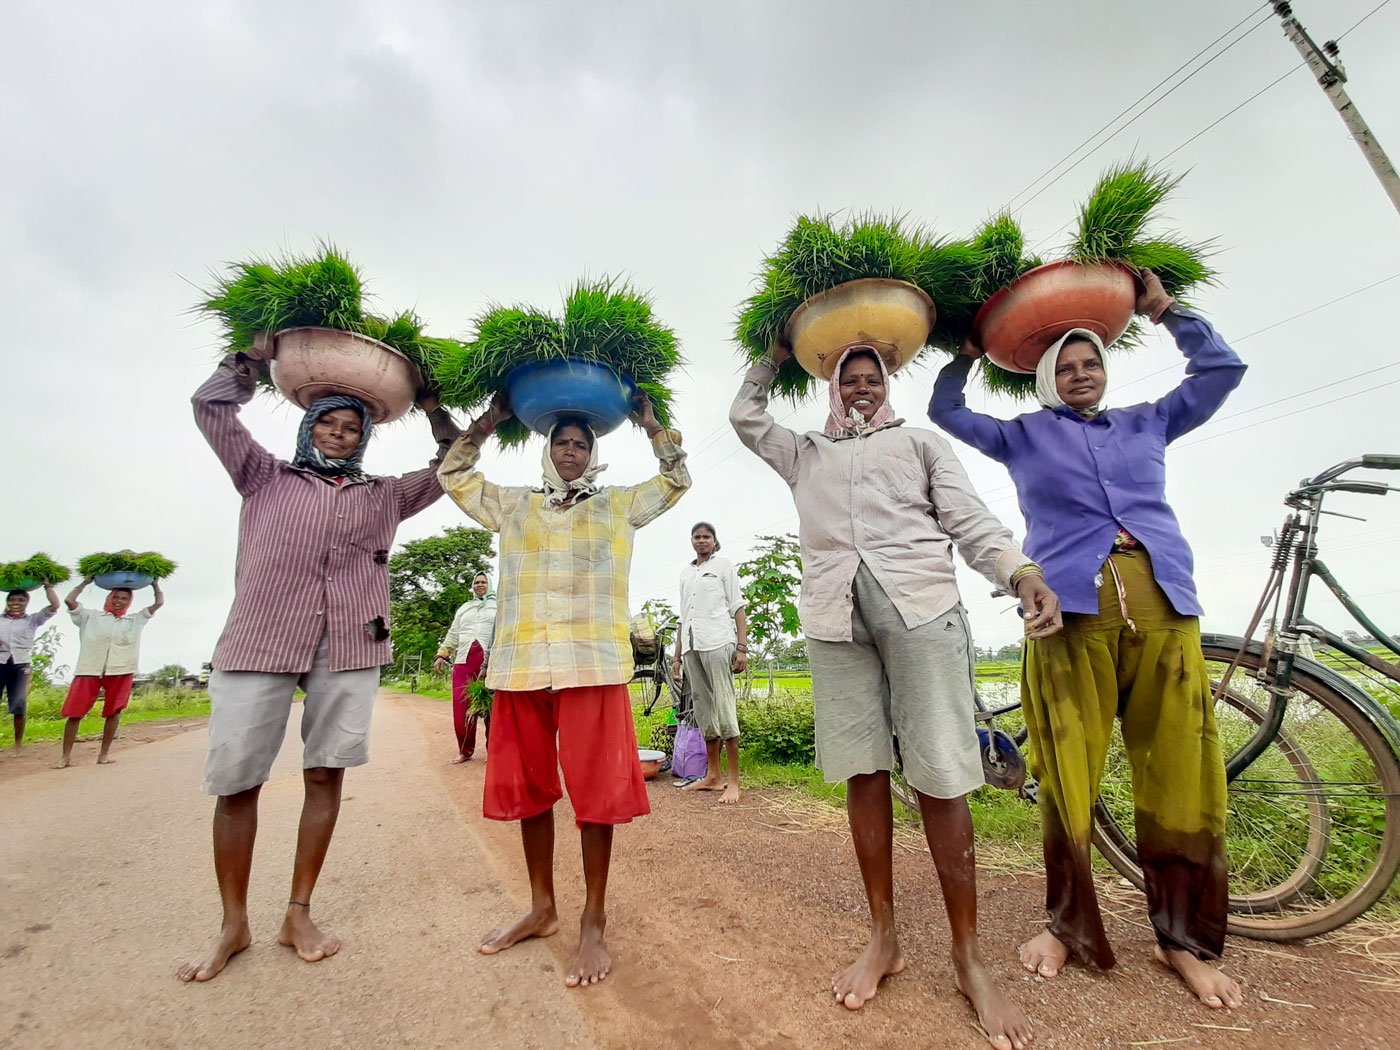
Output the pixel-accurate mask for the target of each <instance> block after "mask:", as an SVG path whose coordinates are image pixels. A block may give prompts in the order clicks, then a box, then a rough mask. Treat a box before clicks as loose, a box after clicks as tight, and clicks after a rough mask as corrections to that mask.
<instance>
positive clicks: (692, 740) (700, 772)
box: [671, 722, 705, 780]
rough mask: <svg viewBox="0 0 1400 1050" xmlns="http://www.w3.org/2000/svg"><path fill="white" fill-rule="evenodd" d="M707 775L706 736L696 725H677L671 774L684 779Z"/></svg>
mask: <svg viewBox="0 0 1400 1050" xmlns="http://www.w3.org/2000/svg"><path fill="white" fill-rule="evenodd" d="M704 775H705V738H704V736H702V735H701V733H700V730H698V729H697V728H695V726H690V725H686V724H685V723H684V722H682V723H681V724H680V725H678V726H676V745H675V750H674V751H672V752H671V776H673V777H680V778H681V779H682V780H689V779H691V778H698V777H703V776H704Z"/></svg>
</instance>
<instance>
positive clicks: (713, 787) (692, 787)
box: [681, 777, 723, 791]
mask: <svg viewBox="0 0 1400 1050" xmlns="http://www.w3.org/2000/svg"><path fill="white" fill-rule="evenodd" d="M681 790H682V791H722V790H723V785H722V784H720V782H719V777H705V778H704V779H702V780H696V781H693V782H691V783H689V784H687V785H686V786H685V787H683V788H681Z"/></svg>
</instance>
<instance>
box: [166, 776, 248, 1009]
mask: <svg viewBox="0 0 1400 1050" xmlns="http://www.w3.org/2000/svg"><path fill="white" fill-rule="evenodd" d="M260 791H262V787H261V786H258V787H255V788H249V789H248V790H247V791H240V792H239V793H238V794H236V795H224V796H221V797H220V798H219V801H218V802H217V803H216V804H215V806H214V876H215V878H217V879H218V880H219V898H220V899H221V900H222V901H223V906H224V921H223V925H222V926H220V928H219V936H218V937H217V938H215V940H214V947H213V948H211V949H210V951H209V954H208V955H206V956H204V957H203V958H200V959H195V960H192V961H191V962H188V963H186V964H185V965H184V966H182V967H180V969H179V971H178V976H179V978H180V980H182V981H208V980H212V979H213V978H214V977H217V976H218V974H219V971H220V970H222V969H223V968H224V967H225V966H226V965H227V964H228V961H229V959H230V958H232V957H233V956H235V955H237V954H238V953H239V952H241V951H242V950H243V949H244V948H246V947H248V945H250V944H252V943H253V935H252V932H251V931H250V930H249V929H248V876H249V874H250V873H251V872H252V870H253V842H254V840H255V839H256V838H257V836H258V793H259V792H260Z"/></svg>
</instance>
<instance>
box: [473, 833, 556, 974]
mask: <svg viewBox="0 0 1400 1050" xmlns="http://www.w3.org/2000/svg"><path fill="white" fill-rule="evenodd" d="M520 842H521V845H522V846H524V848H525V870H526V871H527V872H528V873H529V875H530V910H529V911H528V912H526V914H525V917H524V918H522V919H520V920H519V921H518V922H515V923H513V924H511V925H510V926H502V927H501V928H500V929H496V930H492V931H491V932H490V933H488V934H487V935H486V939H485V940H483V941H482V942H481V946H480V947H479V948H477V951H479V952H480V953H481V954H482V955H495V954H496V953H497V952H503V951H505V950H506V949H507V948H509V947H510V946H511V945H513V944H518V943H520V942H521V941H523V940H527V939H528V938H530V937H552V936H554V934H556V933H557V932H559V912H558V911H557V910H556V909H555V907H554V810H553V808H550V809H547V810H545V811H544V812H543V813H538V814H536V815H535V816H533V817H527V818H526V819H524V820H522V821H521V822H520Z"/></svg>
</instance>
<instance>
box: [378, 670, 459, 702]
mask: <svg viewBox="0 0 1400 1050" xmlns="http://www.w3.org/2000/svg"><path fill="white" fill-rule="evenodd" d="M379 686H380V688H381V689H392V690H394V692H396V693H414V694H415V695H417V696H426V697H427V698H428V699H429V700H448V701H450V700H451V699H452V680H451V679H449V678H446V677H443V678H439V677H438V676H436V675H431V674H423V675H419V676H418V682H417V683H416V685H415V683H414V682H413V681H412V680H411V679H408V678H386V679H384V680H383V681H382V682H380V683H379Z"/></svg>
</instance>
